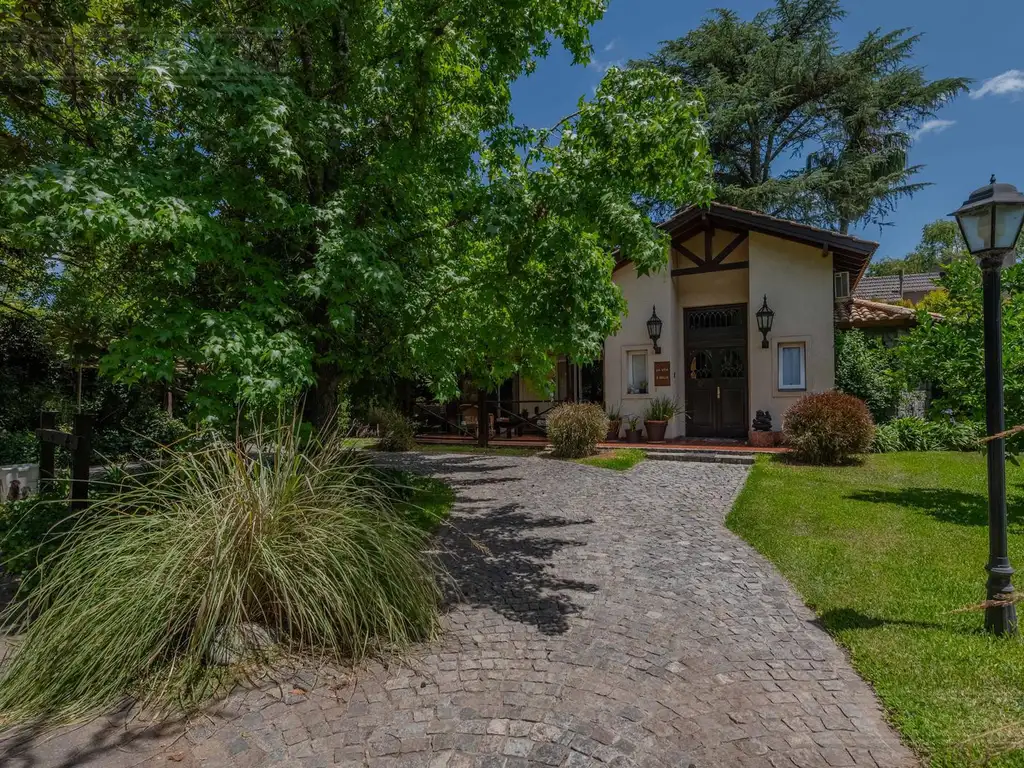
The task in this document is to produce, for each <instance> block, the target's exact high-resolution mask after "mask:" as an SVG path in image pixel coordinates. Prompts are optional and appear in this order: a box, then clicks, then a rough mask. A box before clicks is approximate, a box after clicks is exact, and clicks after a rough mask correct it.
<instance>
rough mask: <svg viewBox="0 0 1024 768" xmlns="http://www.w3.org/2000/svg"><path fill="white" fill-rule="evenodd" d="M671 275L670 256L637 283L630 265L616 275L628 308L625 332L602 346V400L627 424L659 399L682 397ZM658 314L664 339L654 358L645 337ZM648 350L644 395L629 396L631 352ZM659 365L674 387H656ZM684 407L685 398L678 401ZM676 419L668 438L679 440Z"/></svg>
mask: <svg viewBox="0 0 1024 768" xmlns="http://www.w3.org/2000/svg"><path fill="white" fill-rule="evenodd" d="M673 279H674V278H672V276H671V271H670V270H669V269H668V254H667V253H666V269H662V270H660V271H659V272H656V273H654V274H651V275H645V276H644V277H638V276H637V273H636V269H635V268H634V266H633V265H632V264H627V265H625V266H623V267H621V268H620V269H618V270H616V271H615V275H614V280H615V282H616V284H617V285H618V286H619V287H620V288H621V289H622V295H623V298H625V300H626V302H627V304H628V310H627V313H626V315H625V316H624V317H623V318H622V327H621V328H620V329H619V332H618V333H616V334H615V335H614V336H609V337H608V339H607V340H606V341H605V345H604V397H605V403H606V404H607V406H608V407H609V408H614V407H616V406H617V407H619V408H620V409H621V411H622V415H623V419H625V418H626V417H627V416H629V415H631V414H633V415H636V416H638V417H640V418H641V419H642V418H643V414H644V409H645V408H646V407H647V404H648V403H649V402H650V401H651V399H652V398H654V397H658V396H660V395H667V396H669V397H672V398H675V397H678V394H677V390H676V383H677V381H678V378H677V376H676V374H677V370H676V365H675V362H676V360H677V359H678V356H679V355H681V354H682V347H681V343H682V342H681V333H680V332H681V330H682V322H681V319H680V318H679V317H678V312H677V308H676V289H675V286H674V285H673V284H672V283H673ZM655 309H657V312H658V317H660V318H661V320H662V335H661V339H660V340H659V342H658V346H659V347H661V354H660V355H655V354H654V345H653V344H652V343H651V339H650V337H649V336H648V335H647V321H648V320H649V319H650V317H651V312H652V311H653V310H655ZM631 350H645V351H646V352H647V376H648V378H647V381H648V384H649V386H648V391H647V394H646V395H631V394H628V392H627V380H628V373H627V369H626V358H627V354H626V353H627V352H628V351H631ZM655 360H670V361H672V363H673V364H672V372H671V373H672V385H671V386H668V387H656V386H654V362H655ZM680 402H681V398H680ZM681 421H682V417H681V416H680V417H677V418H676V419H675V420H673V422H672V423H670V424H669V428H668V432H667V433H666V434H667V436H668V437H676V436H678V435H680V434H682V433H681V431H680V425H679V422H681Z"/></svg>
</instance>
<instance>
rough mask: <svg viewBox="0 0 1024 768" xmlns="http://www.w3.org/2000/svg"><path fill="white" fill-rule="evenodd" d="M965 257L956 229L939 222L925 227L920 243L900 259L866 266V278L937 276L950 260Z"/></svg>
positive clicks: (947, 221) (952, 224)
mask: <svg viewBox="0 0 1024 768" xmlns="http://www.w3.org/2000/svg"><path fill="white" fill-rule="evenodd" d="M966 255H967V245H966V243H964V238H963V235H961V234H960V227H959V226H958V225H957V223H956V222H955V221H953V220H952V219H940V220H938V221H933V222H932V223H931V224H925V225H924V227H923V228H922V230H921V242H920V243H918V245H917V247H916V248H914V250H912V251H911V252H910V253H908V254H907V255H906V256H904V257H903V258H902V259H880V260H878V261H873V262H872V263H871V264H870V265H869V266H868V274H869V275H898V274H899V273H900V272H902V273H904V274H907V275H913V274H920V273H923V272H938V271H939V269H941V268H943V267H945V266H946V265H947V264H950V263H951V262H952V261H953V260H954V259H957V258H962V257H964V256H966Z"/></svg>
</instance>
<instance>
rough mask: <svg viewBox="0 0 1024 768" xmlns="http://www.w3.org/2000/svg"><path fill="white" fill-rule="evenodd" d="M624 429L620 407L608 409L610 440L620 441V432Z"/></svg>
mask: <svg viewBox="0 0 1024 768" xmlns="http://www.w3.org/2000/svg"><path fill="white" fill-rule="evenodd" d="M621 428H622V411H621V410H620V407H619V406H617V405H616V406H614V407H612V408H609V409H608V439H609V440H618V439H619V430H620V429H621Z"/></svg>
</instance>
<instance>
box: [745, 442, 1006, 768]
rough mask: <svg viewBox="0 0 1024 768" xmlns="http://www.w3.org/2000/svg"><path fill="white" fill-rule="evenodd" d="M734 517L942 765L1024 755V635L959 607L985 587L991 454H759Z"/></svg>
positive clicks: (904, 727) (917, 742)
mask: <svg viewBox="0 0 1024 768" xmlns="http://www.w3.org/2000/svg"><path fill="white" fill-rule="evenodd" d="M1007 472H1008V476H1007V490H1008V495H1009V500H1010V501H1009V514H1010V557H1011V560H1012V561H1013V562H1014V563H1015V564H1017V565H1018V566H1024V471H1022V470H1021V469H1019V468H1016V467H1014V466H1012V465H1008V466H1007ZM728 525H729V527H730V528H731V529H732V530H734V531H736V532H737V533H738V534H740V535H741V536H743V537H744V538H745V539H746V540H747V541H749V542H750V543H751V544H753V545H754V546H755V547H756V548H757V549H758V550H759V551H761V552H762V553H763V554H765V555H766V556H767V557H768V558H770V559H771V560H772V561H773V562H774V563H775V564H776V565H777V566H778V567H779V570H781V571H782V573H783V574H785V575H786V577H787V578H789V580H790V581H791V582H792V583H793V585H794V586H795V587H796V588H797V590H798V591H799V592H800V593H801V594H802V595H803V597H804V599H805V600H806V602H807V604H808V605H810V606H811V608H813V609H814V610H815V611H816V612H817V614H818V616H820V617H821V620H822V623H823V624H824V626H825V627H826V628H827V629H828V631H829V632H830V633H832V634H833V635H834V636H835V637H836V638H837V639H838V640H839V642H840V643H842V644H843V645H844V646H846V648H848V649H849V651H850V655H851V656H852V659H853V663H854V665H855V666H856V668H857V669H858V670H859V671H860V673H861V674H862V675H863V676H864V677H865V678H866V679H867V680H868V681H870V682H871V683H872V684H873V685H874V687H875V690H876V691H877V692H878V695H879V696H880V697H881V699H882V701H883V703H884V704H885V706H886V708H887V710H888V712H889V716H890V718H891V720H892V722H893V723H894V724H895V725H896V727H898V728H899V729H900V731H901V732H902V733H903V735H904V737H905V739H906V740H907V742H908V743H909V744H910V745H911V746H912V747H913V748H914V749H915V750H916V751H917V752H918V753H920V754H921V755H923V756H926V757H928V758H930V761H931V762H930V764H931V765H932V766H933V768H936V767H940V766H941V767H942V768H948V767H949V766H969V765H970V766H973V765H982V764H983V765H992V766H1024V644H1021V642H1019V641H1016V640H1009V641H1007V640H997V639H993V638H990V637H988V636H987V635H985V634H984V633H983V632H982V630H981V627H982V621H983V614H982V613H980V612H975V611H969V612H956V611H957V609H959V608H963V607H965V606H968V605H972V604H977V603H978V602H980V601H981V600H983V599H984V597H985V594H984V591H985V590H984V581H985V571H984V564H985V562H986V560H987V552H988V544H987V541H988V539H987V536H988V533H987V531H988V529H987V512H986V483H985V461H984V457H982V456H981V455H979V454H960V453H902V454H885V455H873V456H870V457H868V458H867V459H866V460H865V462H864V464H863V465H862V466H852V467H842V468H820V467H804V466H795V465H792V464H787V463H785V462H784V461H783V460H780V459H775V458H772V457H759V459H758V462H757V464H756V465H755V467H754V469H753V472H752V474H751V476H750V479H749V481H748V483H747V485H746V488H745V489H744V490H743V492H742V494H741V495H740V497H739V500H738V501H737V503H736V506H735V508H734V509H733V511H732V513H731V514H730V515H729V518H728ZM1022 574H1024V571H1022ZM1019 586H1024V580H1022V582H1021V584H1020V585H1019ZM1022 609H1024V606H1022ZM1022 617H1024V610H1022Z"/></svg>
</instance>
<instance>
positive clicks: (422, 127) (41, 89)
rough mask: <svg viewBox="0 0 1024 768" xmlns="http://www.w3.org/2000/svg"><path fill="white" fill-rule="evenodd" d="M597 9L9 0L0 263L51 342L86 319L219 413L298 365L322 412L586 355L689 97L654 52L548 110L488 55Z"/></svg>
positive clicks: (295, 379) (113, 349) (73, 336)
mask: <svg viewBox="0 0 1024 768" xmlns="http://www.w3.org/2000/svg"><path fill="white" fill-rule="evenodd" d="M603 10H604V3H603V2H602V0H582V1H581V2H576V3H564V2H560V0H512V1H511V2H506V3H500V4H494V3H489V2H484V1H483V0H452V1H451V2H445V3H437V2H421V1H420V0H415V1H414V2H393V1H392V0H377V1H376V2H363V3H355V4H352V3H348V2H339V1H338V0H328V1H327V2H310V1H309V0H299V1H298V2H292V3H284V4H281V3H273V2H269V1H263V0H259V1H257V2H255V3H249V4H246V5H242V6H239V5H237V4H234V3H228V2H224V1H223V0H211V2H203V3H184V4H182V3H177V2H168V1H166V0H156V2H150V3H135V2H129V1H128V0H113V1H112V0H86V2H78V0H75V2H71V1H70V0H57V1H56V2H53V3H47V4H45V5H43V6H40V7H39V8H38V9H36V7H35V6H27V5H26V6H18V5H10V4H8V6H6V9H5V10H4V11H3V14H4V15H3V16H2V17H0V24H2V25H3V28H4V31H5V34H4V36H3V39H2V42H0V66H2V67H3V69H4V72H5V76H4V78H3V80H2V82H0V114H2V115H3V116H4V120H3V121H0V143H2V145H3V146H4V147H5V148H6V149H7V152H6V153H2V154H3V155H4V157H3V159H2V160H0V163H2V166H0V170H2V172H3V173H2V174H0V175H3V176H4V177H5V178H4V181H3V183H2V185H0V210H2V211H3V225H2V227H0V248H2V249H3V253H4V254H5V256H4V258H5V269H6V268H7V265H8V264H15V262H17V265H16V266H17V267H18V269H19V270H20V269H21V267H22V266H23V265H25V264H27V265H28V268H29V271H30V272H32V273H34V274H40V275H46V276H47V277H48V279H50V280H52V282H54V283H55V285H53V286H51V287H49V288H48V289H47V290H48V291H50V292H51V293H52V295H53V296H54V297H55V301H57V302H60V301H62V300H67V301H68V302H69V305H68V309H67V311H68V315H69V317H68V322H67V323H66V326H67V327H68V328H69V329H71V330H72V331H75V332H73V333H69V335H68V341H69V345H74V344H77V345H78V346H77V347H76V349H79V348H81V346H82V341H83V339H82V338H81V335H80V334H79V333H78V331H79V330H82V329H88V328H89V327H93V326H97V325H98V326H102V328H103V329H104V331H103V333H102V334H101V335H102V336H103V337H104V338H102V339H101V340H100V341H101V342H102V343H101V344H98V345H96V346H97V347H100V348H101V349H100V352H99V353H100V354H101V356H102V362H103V367H104V368H103V369H104V370H105V371H106V372H107V373H109V374H111V375H114V376H116V377H118V378H119V379H120V380H122V381H124V382H128V383H134V382H140V381H156V382H161V383H164V384H170V383H174V382H176V381H178V380H179V379H180V378H181V377H183V376H185V377H188V378H189V379H190V386H189V388H188V389H189V396H190V399H191V403H192V405H193V406H194V408H195V413H196V414H197V415H198V416H201V417H203V416H212V417H219V418H222V419H224V420H227V421H229V422H233V419H234V416H235V414H236V412H237V411H236V409H237V406H238V404H239V403H242V402H245V403H248V404H249V405H250V406H252V407H259V406H262V405H274V404H276V403H278V402H279V401H280V400H281V399H282V398H291V397H293V396H295V395H298V394H300V393H302V392H306V391H310V392H311V394H310V396H309V397H308V398H307V400H306V402H307V406H308V411H309V414H308V415H310V416H311V417H313V418H314V419H315V420H317V421H318V422H320V423H325V422H327V421H328V420H329V419H331V418H333V416H334V414H335V413H336V412H337V399H338V393H339V391H340V389H341V385H344V384H345V383H346V382H348V381H351V380H352V379H354V378H358V377H361V376H364V375H365V374H366V373H367V372H370V371H379V372H380V374H381V375H382V376H406V377H418V378H420V379H421V380H423V381H425V382H426V383H427V384H428V385H429V386H430V387H431V388H432V389H433V391H434V393H435V394H437V395H440V396H450V395H454V394H455V393H456V391H457V386H458V377H459V376H461V375H463V374H467V373H468V374H469V375H470V376H471V377H472V378H473V380H474V383H475V384H477V385H479V386H483V387H485V388H486V387H491V386H495V385H496V384H497V383H499V382H500V381H503V380H504V379H506V378H507V377H508V376H510V375H512V374H515V373H520V374H522V375H524V376H525V377H527V378H533V379H536V380H543V379H545V377H546V376H547V375H548V373H549V372H550V370H551V366H552V362H551V361H552V359H553V358H552V353H568V354H570V355H572V356H573V358H574V359H576V360H586V359H590V358H594V357H596V356H597V355H599V354H600V352H601V347H602V342H603V340H604V338H605V337H606V336H607V335H608V334H609V333H611V332H613V331H614V330H615V329H616V327H617V324H618V322H619V318H620V315H621V313H622V310H623V306H624V305H623V301H622V298H621V295H620V293H619V291H618V289H617V288H616V287H615V286H614V285H613V283H612V280H611V274H610V273H611V266H612V256H611V255H610V254H611V248H612V247H613V246H620V247H621V248H622V249H623V252H624V253H626V254H628V255H629V256H630V258H632V259H633V262H634V263H635V264H636V265H637V267H638V268H639V270H640V271H641V272H646V271H649V270H653V269H658V268H661V267H663V266H664V262H665V253H666V250H665V247H664V245H665V243H664V235H663V233H661V232H659V231H658V230H656V229H655V228H654V227H653V225H652V224H651V222H650V219H649V218H648V216H647V213H648V210H649V206H650V204H651V203H652V202H654V201H656V202H659V203H666V204H669V205H680V204H684V203H700V202H704V201H706V200H707V199H708V197H709V194H710V191H711V185H710V171H711V164H710V159H709V156H708V153H707V146H706V139H705V135H704V128H703V125H704V123H703V120H702V118H703V115H704V109H703V104H702V102H701V100H700V98H699V97H698V96H697V95H695V93H694V91H693V90H692V89H691V88H689V87H680V84H679V83H678V82H676V81H674V80H673V79H672V78H670V77H668V76H666V75H664V74H662V73H658V72H655V71H652V70H645V71H631V72H624V71H621V70H617V69H612V70H610V71H609V72H608V73H607V74H606V75H605V77H604V78H603V80H602V82H601V84H600V85H599V86H598V88H597V89H596V92H595V93H594V94H593V96H592V98H590V99H589V100H587V101H582V100H581V102H580V103H579V105H578V109H577V110H576V111H575V112H574V113H573V114H571V115H568V116H567V117H566V118H565V119H564V120H562V121H560V122H559V123H557V124H556V125H554V126H551V127H549V128H547V129H545V130H530V129H525V128H521V127H519V126H517V125H516V124H515V123H514V120H513V117H512V115H511V113H510V111H509V103H510V84H511V82H512V81H513V80H514V79H515V78H516V77H518V76H520V75H522V74H524V73H527V72H530V71H531V70H532V69H533V67H534V63H535V61H536V59H537V57H540V56H543V55H545V54H546V52H547V51H548V50H549V48H550V46H551V45H554V44H561V45H564V46H565V47H566V48H567V49H568V50H569V51H570V52H571V53H572V55H573V56H574V58H575V59H576V60H577V61H579V62H586V61H587V60H588V57H589V55H590V45H589V39H588V29H589V27H590V25H591V24H592V23H593V22H595V21H596V20H597V19H599V18H600V16H601V14H602V13H603ZM12 274H13V273H12ZM19 274H20V272H19ZM15 280H16V278H14V277H9V278H8V277H4V276H3V275H0V287H3V286H9V285H13V284H14V283H15ZM76 295H81V296H89V297H91V298H90V300H89V302H87V306H86V307H84V308H83V306H81V305H79V306H78V307H77V309H78V310H80V311H78V312H76V311H74V310H75V309H76V307H75V306H74V302H73V301H72V298H73V297H74V296H76ZM18 300H19V301H22V302H24V301H28V300H30V299H28V298H24V297H20V298H19V299H18ZM9 303H10V302H9ZM94 307H101V308H102V311H101V312H100V313H99V314H100V317H99V319H98V320H97V319H95V318H93V317H92V314H93V312H92V310H93V308H94ZM86 310H88V311H86ZM468 318H472V320H471V321H470V320H469V319H468ZM76 329H77V330H76Z"/></svg>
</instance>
